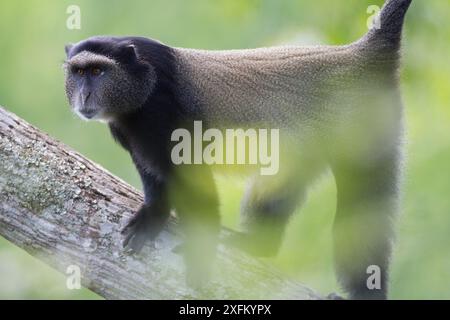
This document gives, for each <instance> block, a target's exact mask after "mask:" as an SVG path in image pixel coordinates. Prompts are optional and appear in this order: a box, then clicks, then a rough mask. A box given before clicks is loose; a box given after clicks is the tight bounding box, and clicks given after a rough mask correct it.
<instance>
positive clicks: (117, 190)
mask: <svg viewBox="0 0 450 320" xmlns="http://www.w3.org/2000/svg"><path fill="white" fill-rule="evenodd" d="M142 200H143V199H142V195H141V193H140V192H138V191H137V190H135V189H134V188H133V187H131V186H129V185H128V184H126V183H125V182H123V181H122V180H120V179H118V178H117V177H114V176H113V175H112V174H110V173H109V172H107V171H106V170H105V169H103V168H101V167H100V166H99V165H97V164H95V163H93V162H92V161H90V160H88V159H86V158H84V157H83V156H82V155H80V154H78V153H77V152H75V151H73V150H71V149H70V148H68V147H67V146H65V145H63V144H61V143H60V142H57V141H55V140H54V139H52V138H51V137H49V136H48V135H46V134H44V133H42V132H41V131H39V130H38V129H36V128H34V127H33V126H31V125H30V124H28V123H27V122H25V121H24V120H22V119H20V118H18V117H17V116H15V115H13V114H11V113H9V112H7V111H5V110H4V109H2V108H1V107H0V235H2V236H3V237H5V238H6V239H8V240H9V241H10V242H12V243H14V244H15V245H17V246H19V247H21V248H22V249H24V250H26V251H27V252H29V253H30V254H31V255H33V256H35V257H37V258H39V259H41V260H43V261H44V262H46V263H48V264H49V265H51V266H52V267H54V268H55V269H57V270H59V271H60V272H63V273H66V271H67V268H68V267H69V266H73V265H74V266H78V267H79V268H80V270H81V283H82V285H83V286H85V287H87V288H89V289H91V290H92V291H94V292H96V293H98V294H99V295H101V296H102V297H104V298H106V299H319V298H320V297H319V296H318V295H317V294H315V293H314V292H313V291H312V290H310V289H308V288H306V287H304V286H303V285H301V284H299V283H297V282H296V281H293V280H290V279H287V278H286V277H284V276H282V275H280V274H279V273H278V272H276V271H275V270H273V269H272V268H271V267H270V266H268V265H267V264H266V263H264V262H263V261H262V260H258V259H255V258H251V257H249V256H247V255H245V254H244V253H242V252H239V251H237V250H234V249H230V248H227V247H224V246H222V245H220V246H219V249H218V254H217V255H218V257H217V259H216V263H215V268H214V274H213V276H212V279H211V281H210V282H209V284H208V285H207V286H206V287H205V288H203V289H201V290H193V289H190V288H189V287H187V286H186V284H185V278H184V265H183V262H182V258H181V256H180V255H179V254H176V253H174V252H172V249H173V248H174V247H175V246H177V245H178V244H179V243H180V242H181V241H182V240H181V237H180V232H178V230H177V222H176V219H175V218H172V219H171V220H170V222H169V224H168V226H167V228H166V229H165V230H164V231H163V232H162V234H161V235H160V236H159V237H158V239H157V240H156V241H155V242H153V243H151V244H149V245H147V246H146V247H145V248H144V249H143V252H142V253H141V254H140V255H138V256H131V255H128V254H126V253H125V252H124V251H123V249H122V245H121V243H122V238H121V235H120V232H119V230H120V229H121V227H122V226H123V224H124V223H125V221H126V220H127V219H129V217H130V216H131V215H132V214H133V213H134V212H135V210H136V209H137V208H138V207H139V205H140V204H141V203H142ZM227 232H231V231H228V230H225V229H224V230H223V232H222V235H223V234H226V233H227Z"/></svg>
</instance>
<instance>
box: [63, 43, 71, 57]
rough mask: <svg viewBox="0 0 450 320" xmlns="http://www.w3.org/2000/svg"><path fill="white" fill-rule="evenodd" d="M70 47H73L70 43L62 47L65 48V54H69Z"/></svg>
mask: <svg viewBox="0 0 450 320" xmlns="http://www.w3.org/2000/svg"><path fill="white" fill-rule="evenodd" d="M72 48H73V44H72V43H69V44H66V46H65V47H64V49H65V50H66V56H69V52H70V50H71V49H72Z"/></svg>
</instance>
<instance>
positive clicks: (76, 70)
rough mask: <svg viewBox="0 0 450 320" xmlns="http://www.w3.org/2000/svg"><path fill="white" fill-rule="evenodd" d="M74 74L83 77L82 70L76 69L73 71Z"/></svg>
mask: <svg viewBox="0 0 450 320" xmlns="http://www.w3.org/2000/svg"><path fill="white" fill-rule="evenodd" d="M75 72H76V73H77V74H78V75H80V76H84V69H81V68H77V69H75Z"/></svg>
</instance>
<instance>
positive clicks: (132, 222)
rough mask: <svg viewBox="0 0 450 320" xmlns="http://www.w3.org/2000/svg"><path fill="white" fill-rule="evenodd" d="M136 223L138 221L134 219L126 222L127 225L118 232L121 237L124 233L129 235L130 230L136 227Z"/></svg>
mask: <svg viewBox="0 0 450 320" xmlns="http://www.w3.org/2000/svg"><path fill="white" fill-rule="evenodd" d="M137 221H138V220H137V219H136V218H134V217H132V218H131V219H130V220H128V221H127V223H126V224H125V226H124V227H123V228H122V229H121V230H120V233H121V234H122V235H124V234H126V233H129V232H130V230H132V229H133V227H134V226H135V225H136V223H137Z"/></svg>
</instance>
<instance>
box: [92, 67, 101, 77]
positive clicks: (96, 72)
mask: <svg viewBox="0 0 450 320" xmlns="http://www.w3.org/2000/svg"><path fill="white" fill-rule="evenodd" d="M91 73H92V75H93V76H99V75H101V74H102V69H100V68H92V69H91Z"/></svg>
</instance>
